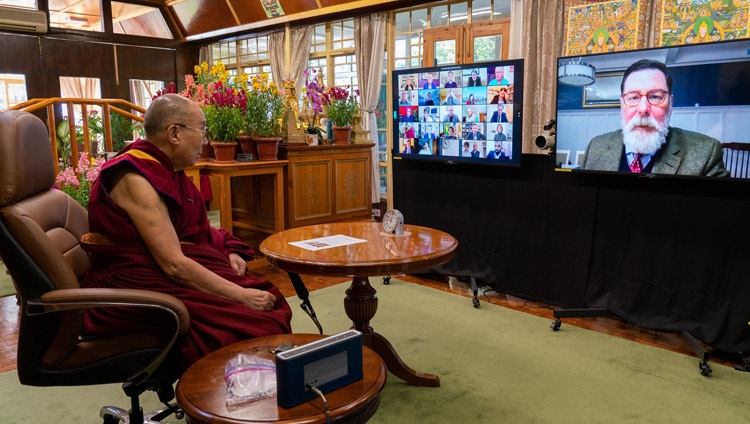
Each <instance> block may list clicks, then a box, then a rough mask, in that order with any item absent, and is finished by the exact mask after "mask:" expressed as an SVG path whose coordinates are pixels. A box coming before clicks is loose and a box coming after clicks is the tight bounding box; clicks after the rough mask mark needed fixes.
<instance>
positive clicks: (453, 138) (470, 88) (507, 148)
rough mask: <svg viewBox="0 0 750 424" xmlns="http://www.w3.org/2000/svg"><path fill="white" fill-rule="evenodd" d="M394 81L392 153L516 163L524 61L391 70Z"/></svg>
mask: <svg viewBox="0 0 750 424" xmlns="http://www.w3.org/2000/svg"><path fill="white" fill-rule="evenodd" d="M393 81H394V99H395V102H394V109H395V111H394V121H395V125H396V128H397V131H395V133H396V134H397V138H396V140H394V155H395V156H397V157H403V158H406V157H409V158H417V159H431V160H443V161H466V162H478V163H481V162H484V163H493V164H501V165H511V166H518V164H519V163H520V153H521V152H520V138H521V134H520V127H521V125H520V124H521V119H520V97H519V95H520V87H522V85H523V61H521V60H512V61H502V62H493V63H483V64H472V65H461V66H450V67H443V68H422V69H409V70H401V71H394V78H393ZM519 83H520V86H519Z"/></svg>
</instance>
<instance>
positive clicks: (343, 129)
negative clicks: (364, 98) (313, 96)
mask: <svg viewBox="0 0 750 424" xmlns="http://www.w3.org/2000/svg"><path fill="white" fill-rule="evenodd" d="M358 96H359V90H351V92H350V87H347V88H341V87H328V88H326V89H325V91H324V92H323V108H324V109H325V111H326V116H327V117H328V119H330V120H331V123H332V124H333V126H332V127H331V130H332V131H333V141H334V143H336V142H338V143H344V144H347V143H349V138H350V135H351V131H352V127H351V121H352V117H353V116H354V115H356V114H357V113H359V99H358Z"/></svg>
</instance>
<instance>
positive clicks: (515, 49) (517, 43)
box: [508, 0, 523, 59]
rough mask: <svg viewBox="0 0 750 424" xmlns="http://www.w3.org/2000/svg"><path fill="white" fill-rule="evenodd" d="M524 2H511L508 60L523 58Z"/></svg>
mask: <svg viewBox="0 0 750 424" xmlns="http://www.w3.org/2000/svg"><path fill="white" fill-rule="evenodd" d="M521 40H523V0H510V46H509V47H508V59H518V58H521V57H523V56H522V55H523V42H522V41H521Z"/></svg>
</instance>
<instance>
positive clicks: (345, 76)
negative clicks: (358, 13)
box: [308, 19, 359, 89]
mask: <svg viewBox="0 0 750 424" xmlns="http://www.w3.org/2000/svg"><path fill="white" fill-rule="evenodd" d="M311 51H312V54H311V55H310V59H309V61H308V68H312V69H322V70H323V75H324V76H325V83H326V87H328V86H336V87H347V86H350V87H352V89H357V87H358V86H359V81H358V79H357V57H356V56H355V55H354V20H353V19H346V20H343V21H335V22H328V23H325V24H319V25H316V26H315V30H314V31H313V40H312V48H311Z"/></svg>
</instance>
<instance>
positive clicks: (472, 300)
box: [471, 296, 479, 309]
mask: <svg viewBox="0 0 750 424" xmlns="http://www.w3.org/2000/svg"><path fill="white" fill-rule="evenodd" d="M471 302H472V303H473V304H474V307H475V308H477V309H478V308H479V299H477V297H476V296H474V298H473V299H471Z"/></svg>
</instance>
